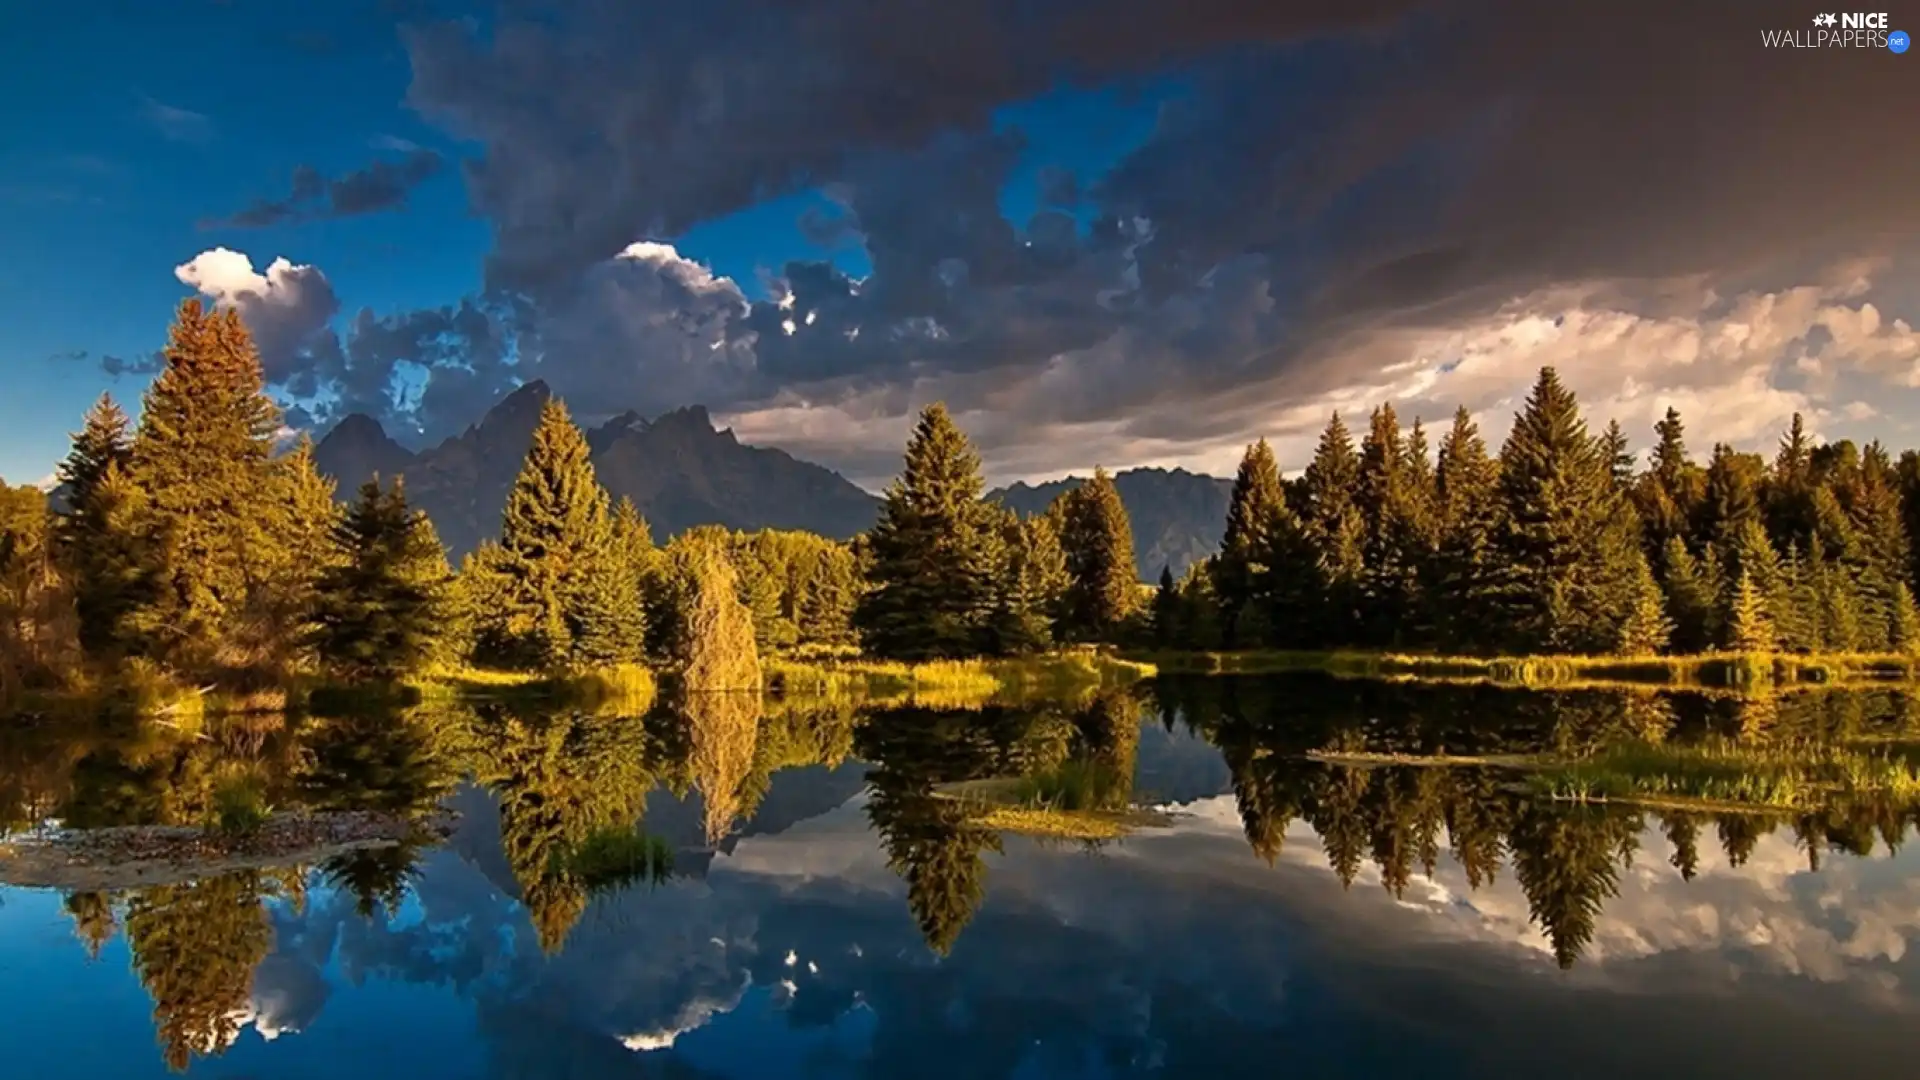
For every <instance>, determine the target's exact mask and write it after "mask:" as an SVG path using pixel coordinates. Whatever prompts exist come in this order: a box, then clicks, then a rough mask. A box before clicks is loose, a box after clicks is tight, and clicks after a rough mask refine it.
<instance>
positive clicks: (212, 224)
mask: <svg viewBox="0 0 1920 1080" xmlns="http://www.w3.org/2000/svg"><path fill="white" fill-rule="evenodd" d="M445 164H446V160H445V159H444V158H443V157H441V155H440V153H439V152H438V151H435V150H427V149H422V148H418V147H416V148H413V149H411V150H409V151H407V153H406V155H405V156H404V157H402V158H400V159H398V160H385V159H383V160H380V161H376V162H374V163H373V164H371V165H368V166H367V167H365V168H363V169H355V170H354V171H352V172H349V173H344V174H342V175H340V176H338V177H336V178H334V179H332V180H329V179H327V178H326V177H324V176H322V175H321V174H320V170H318V169H316V168H314V167H313V166H311V165H299V166H296V167H295V168H294V170H293V185H292V190H291V191H289V192H288V193H287V195H286V197H285V198H281V199H261V200H257V201H255V202H254V203H253V204H252V205H251V206H248V207H246V208H245V209H243V210H241V211H240V212H239V213H236V214H234V215H233V216H232V217H227V218H220V219H217V220H213V221H207V222H202V227H203V228H233V229H257V228H263V227H265V226H268V225H278V224H281V223H282V222H288V221H313V220H320V219H325V218H342V217H354V216H357V215H360V214H373V213H378V212H380V211H382V210H395V209H398V208H400V207H402V206H405V205H406V201H407V195H408V193H410V192H411V191H412V190H413V189H414V188H416V187H419V186H420V185H421V184H424V183H426V182H427V181H428V180H431V179H432V178H433V177H435V176H436V175H438V174H439V172H440V170H441V169H442V168H443V167H444V166H445Z"/></svg>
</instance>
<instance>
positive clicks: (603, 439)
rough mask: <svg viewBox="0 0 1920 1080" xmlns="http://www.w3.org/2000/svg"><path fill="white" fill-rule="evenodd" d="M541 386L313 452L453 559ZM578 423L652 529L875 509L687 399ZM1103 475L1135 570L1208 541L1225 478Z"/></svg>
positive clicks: (515, 462) (846, 534)
mask: <svg viewBox="0 0 1920 1080" xmlns="http://www.w3.org/2000/svg"><path fill="white" fill-rule="evenodd" d="M550 396H551V391H550V390H549V389H548V387H547V385H546V384H545V383H543V382H537V381H536V382H530V383H527V384H525V385H524V386H521V387H520V388H518V389H516V390H514V391H513V392H512V393H510V394H508V395H507V396H506V397H505V398H503V399H501V400H500V402H499V403H497V404H496V405H494V407H493V408H492V409H490V410H488V412H487V414H486V415H485V416H483V417H481V418H480V420H479V422H478V423H476V424H474V425H473V426H472V427H469V428H468V429H467V430H466V431H464V432H462V433H461V434H459V435H456V436H454V437H453V438H450V439H448V440H446V441H445V442H442V443H440V444H439V445H438V446H433V447H428V448H427V449H424V450H420V451H413V450H409V449H407V448H406V447H405V446H402V445H401V444H400V443H399V442H397V441H396V440H394V439H393V438H392V437H391V436H390V435H388V434H387V432H386V431H385V429H383V428H382V427H381V426H380V422H379V421H377V420H375V419H373V418H372V417H370V416H366V415H363V414H360V413H355V414H353V415H351V416H348V417H345V418H344V419H342V420H341V421H340V422H339V423H338V424H336V425H334V427H333V430H331V431H329V432H327V434H326V436H325V437H324V438H322V439H321V440H320V442H319V444H318V445H317V446H315V447H314V460H315V462H316V464H317V465H318V466H319V468H320V470H321V471H322V472H324V473H326V474H327V475H328V476H330V477H332V478H333V479H334V480H335V482H337V483H338V484H339V487H340V493H341V497H342V498H347V497H350V496H351V493H352V492H353V491H355V490H356V489H357V488H358V487H359V486H360V485H361V484H362V483H363V482H365V481H366V480H367V479H369V478H371V477H373V476H376V475H378V476H380V477H383V478H389V479H390V478H392V477H395V476H403V477H405V478H406V484H407V498H408V499H409V500H410V501H411V502H412V503H413V504H414V505H416V506H418V507H420V508H421V509H423V510H425V511H426V512H427V516H428V517H430V518H432V519H433V524H434V528H435V529H436V530H437V531H438V532H439V533H440V539H441V540H442V541H443V542H445V543H446V545H447V547H448V549H449V550H450V551H451V552H452V553H453V555H454V557H455V558H456V559H457V558H458V557H460V556H461V555H464V554H465V553H466V552H468V551H471V550H473V548H474V547H475V546H477V545H478V544H479V543H480V542H481V541H482V540H485V539H487V538H489V537H491V536H494V535H496V533H497V531H498V529H499V526H500V512H501V510H502V508H503V507H505V506H506V502H507V492H508V490H509V489H510V488H511V487H512V486H513V481H514V477H515V476H517V475H518V474H519V472H520V463H521V460H522V458H524V457H525V456H526V452H527V447H528V446H529V445H531V443H532V442H533V429H534V426H535V425H536V424H537V423H539V420H540V409H541V406H543V405H544V404H545V403H546V400H547V398H548V397H550ZM586 434H587V445H588V446H589V447H590V449H591V451H592V460H593V467H594V471H595V473H596V474H598V476H599V479H600V482H601V484H602V485H604V486H605V487H606V489H607V490H608V492H610V493H611V494H612V495H613V496H614V497H615V498H620V497H622V496H625V497H627V498H630V499H632V500H633V501H634V504H635V505H636V506H638V507H639V508H640V512H641V513H642V514H644V515H645V516H646V518H647V521H648V522H649V523H650V524H651V525H652V526H653V534H654V538H655V539H656V540H658V541H661V542H665V540H666V539H667V538H668V537H671V536H673V535H675V534H678V533H681V532H684V531H686V530H687V529H690V528H692V527H694V526H696V525H723V526H726V527H727V528H730V529H760V528H776V529H804V530H806V531H808V532H813V533H818V534H820V535H822V536H829V537H833V538H834V539H839V540H845V539H848V538H851V537H852V536H854V535H855V534H857V533H859V532H862V531H864V530H865V529H867V528H868V527H870V526H871V525H872V524H873V521H874V517H875V515H876V514H877V513H878V510H879V506H880V500H879V499H878V498H876V497H875V496H874V495H872V494H871V493H869V492H867V491H864V490H862V489H861V488H860V487H858V486H857V485H855V484H854V483H852V482H851V481H849V480H847V479H846V478H845V477H843V476H841V475H840V474H839V473H836V472H834V471H833V470H831V469H828V468H825V467H824V466H820V465H816V464H813V463H812V462H807V461H801V460H799V459H798V458H795V457H794V456H793V455H791V454H788V453H787V452H785V451H784V450H774V449H769V448H765V447H757V446H746V445H743V444H741V443H740V442H739V440H737V439H736V438H734V435H733V432H732V431H730V430H722V429H715V427H714V426H713V421H712V419H711V417H709V416H708V414H707V410H706V409H705V408H704V407H701V406H698V405H695V406H689V407H687V408H682V409H676V410H674V411H672V412H669V413H666V414H664V415H662V416H659V417H657V418H655V419H653V420H646V419H643V418H642V417H640V416H639V414H637V413H632V412H628V413H624V414H622V415H620V416H617V417H615V418H614V419H612V420H610V421H608V422H606V423H604V424H601V425H600V426H598V427H595V428H592V429H590V430H588V431H587V433H586ZM1080 483H1081V480H1080V479H1079V478H1077V477H1069V478H1066V479H1063V480H1055V481H1051V482H1048V483H1045V484H1040V485H1037V486H1035V485H1029V484H1024V483H1022V484H1014V485H1013V486H1011V487H1007V488H1001V489H998V490H996V491H993V492H991V493H989V494H988V498H990V499H995V500H998V501H999V502H1001V503H1003V504H1005V505H1006V506H1007V507H1009V508H1010V509H1012V510H1014V511H1016V512H1018V513H1022V514H1032V513H1039V512H1041V511H1043V510H1045V509H1046V506H1047V504H1048V503H1049V502H1051V501H1052V500H1053V499H1054V498H1055V497H1057V496H1058V495H1059V494H1060V493H1062V492H1064V491H1066V490H1068V489H1069V488H1071V487H1075V486H1078V485H1079V484H1080ZM1114 483H1115V485H1116V486H1117V487H1118V488H1119V490H1120V498H1121V501H1122V502H1124V503H1125V504H1126V506H1127V510H1128V513H1129V514H1130V515H1131V517H1132V519H1133V528H1134V548H1135V552H1136V555H1137V560H1136V561H1137V562H1138V564H1139V569H1140V573H1141V576H1142V578H1143V579H1144V580H1152V579H1153V578H1155V577H1157V576H1158V575H1159V573H1160V568H1161V566H1163V565H1171V566H1172V567H1173V570H1174V572H1175V573H1176V574H1178V573H1180V572H1181V571H1182V570H1184V569H1185V568H1186V566H1187V564H1188V563H1190V562H1192V561H1193V560H1194V559H1196V558H1199V557H1201V556H1203V555H1205V554H1207V553H1208V552H1211V551H1212V550H1213V549H1214V548H1215V546H1216V545H1217V544H1218V543H1219V539H1220V530H1221V528H1222V525H1223V523H1224V522H1225V520H1226V512H1227V510H1226V508H1227V492H1228V490H1229V488H1230V485H1229V483H1228V482H1227V481H1225V480H1219V479H1216V478H1214V477H1211V476H1201V475H1198V474H1195V473H1190V472H1186V471H1184V470H1181V469H1174V470H1171V471H1168V470H1163V469H1132V470H1129V471H1127V472H1123V473H1120V474H1118V475H1116V476H1115V477H1114Z"/></svg>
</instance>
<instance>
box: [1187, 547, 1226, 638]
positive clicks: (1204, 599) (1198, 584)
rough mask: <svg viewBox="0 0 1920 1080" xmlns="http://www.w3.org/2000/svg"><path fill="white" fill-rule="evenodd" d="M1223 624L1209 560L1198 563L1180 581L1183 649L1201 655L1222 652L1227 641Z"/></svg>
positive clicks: (1189, 568) (1190, 567) (1188, 568)
mask: <svg viewBox="0 0 1920 1080" xmlns="http://www.w3.org/2000/svg"><path fill="white" fill-rule="evenodd" d="M1220 621H1221V620H1220V602H1219V599H1218V597H1217V596H1216V595H1215V594H1214V591H1213V575H1212V574H1211V573H1210V572H1209V569H1208V566H1207V564H1206V561H1205V560H1202V561H1200V562H1196V563H1194V564H1193V565H1192V566H1189V567H1187V572H1186V574H1185V575H1183V576H1182V577H1181V578H1180V636H1179V643H1180V647H1181V648H1183V649H1195V650H1198V651H1201V652H1205V651H1207V650H1209V649H1218V648H1220V646H1221V643H1222V640H1223V637H1224V635H1223V632H1222V630H1221V628H1220Z"/></svg>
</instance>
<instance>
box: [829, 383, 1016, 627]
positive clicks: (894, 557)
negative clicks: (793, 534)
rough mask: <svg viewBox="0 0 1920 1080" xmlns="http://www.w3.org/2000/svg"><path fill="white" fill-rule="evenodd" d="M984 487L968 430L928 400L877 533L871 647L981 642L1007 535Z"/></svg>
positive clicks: (861, 607)
mask: <svg viewBox="0 0 1920 1080" xmlns="http://www.w3.org/2000/svg"><path fill="white" fill-rule="evenodd" d="M982 486H983V485H982V482H981V478H980V457H979V455H978V454H976V453H975V452H974V449H973V446H972V444H971V443H970V442H968V440H967V437H966V435H965V434H963V433H962V432H961V431H960V429H959V427H958V426H957V425H955V424H954V422H953V417H952V416H950V415H948V413H947V409H946V406H944V405H940V404H934V405H930V406H928V407H927V408H926V409H925V410H924V411H923V412H921V414H920V420H919V423H918V424H917V425H916V426H915V428H914V433H913V438H912V440H911V441H909V442H908V444H907V453H906V461H905V467H904V468H903V469H902V470H901V474H900V477H899V479H897V480H895V481H894V482H893V484H892V485H890V486H889V487H888V488H887V492H886V497H885V498H884V500H883V501H882V503H881V507H880V518H879V520H878V521H877V522H876V523H875V524H874V527H873V529H872V530H871V531H869V532H868V533H867V545H868V550H869V551H870V552H871V558H872V563H871V570H870V576H869V582H870V587H869V589H868V590H867V592H866V593H865V594H864V595H862V596H861V598H860V601H859V603H858V604H857V605H856V606H855V608H854V625H855V627H856V628H857V629H858V630H859V632H860V637H861V641H862V643H863V644H864V645H865V647H866V648H867V650H868V651H870V652H872V653H874V654H876V655H879V656H884V657H888V658H892V659H900V660H924V659H931V658H934V657H951V656H965V655H969V654H971V653H975V652H978V651H980V650H981V648H982V646H983V644H985V638H986V636H987V635H986V631H987V622H988V615H989V613H990V612H991V610H992V599H993V587H992V585H993V583H992V581H991V571H992V569H993V567H994V566H995V565H996V561H997V560H996V557H995V556H996V554H997V553H996V548H997V547H998V544H999V542H1000V538H999V536H998V535H997V533H995V531H994V530H993V527H992V525H993V519H992V515H991V514H990V513H989V512H988V508H987V507H986V505H985V504H984V503H982V502H981V500H980V492H981V488H982Z"/></svg>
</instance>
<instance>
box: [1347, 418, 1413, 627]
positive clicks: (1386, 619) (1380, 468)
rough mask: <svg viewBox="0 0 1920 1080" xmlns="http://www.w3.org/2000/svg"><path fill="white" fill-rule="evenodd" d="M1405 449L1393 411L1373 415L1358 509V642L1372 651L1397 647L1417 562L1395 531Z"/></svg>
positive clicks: (1363, 450) (1402, 495)
mask: <svg viewBox="0 0 1920 1080" xmlns="http://www.w3.org/2000/svg"><path fill="white" fill-rule="evenodd" d="M1406 460H1407V451H1406V444H1405V442H1404V440H1403V439H1402V438H1401V436H1400V421H1399V418H1398V417H1396V416H1395V415H1394V412H1393V406H1392V405H1381V406H1380V407H1379V408H1377V409H1375V410H1374V411H1373V418H1372V420H1371V422H1370V423H1369V424H1368V427H1367V435H1366V438H1364V439H1362V440H1361V443H1360V483H1359V492H1358V498H1357V503H1358V509H1359V512H1360V520H1361V521H1362V522H1363V525H1364V532H1363V535H1364V540H1363V541H1362V544H1361V556H1360V557H1361V565H1362V567H1363V569H1362V571H1361V577H1360V604H1361V611H1360V618H1361V628H1360V633H1361V640H1362V641H1364V642H1366V643H1368V644H1372V645H1399V644H1401V641H1400V637H1401V633H1402V630H1403V627H1404V626H1405V623H1406V621H1407V613H1408V612H1407V609H1408V604H1409V601H1410V600H1411V598H1412V596H1411V593H1412V588H1413V582H1414V575H1415V574H1416V573H1417V571H1418V562H1417V560H1416V559H1415V558H1413V557H1410V556H1411V555H1412V553H1410V552H1405V551H1402V550H1401V544H1402V542H1403V541H1404V539H1405V537H1403V536H1401V535H1399V534H1400V532H1401V530H1398V529H1396V528H1395V517H1396V515H1397V514H1399V513H1400V504H1401V503H1402V502H1403V501H1405V500H1406V499H1407V497H1408V496H1407V495H1406V493H1405V490H1404V489H1405V487H1406V482H1405V477H1404V473H1403V468H1402V466H1404V465H1405V464H1406Z"/></svg>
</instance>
